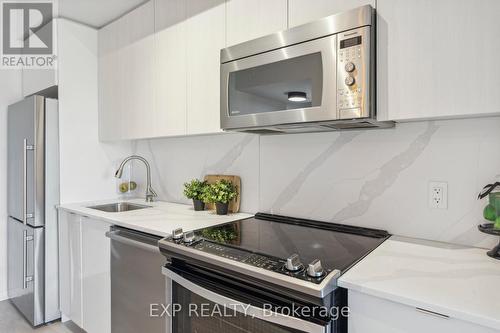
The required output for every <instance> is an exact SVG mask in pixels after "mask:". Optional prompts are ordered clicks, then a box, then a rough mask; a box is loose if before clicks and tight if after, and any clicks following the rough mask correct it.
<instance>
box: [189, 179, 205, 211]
mask: <svg viewBox="0 0 500 333" xmlns="http://www.w3.org/2000/svg"><path fill="white" fill-rule="evenodd" d="M207 187H208V184H207V182H205V181H201V180H199V179H192V180H191V181H190V182H188V183H184V195H185V196H186V197H187V198H188V199H192V200H193V206H194V210H196V211H200V210H205V202H204V197H205V192H206V190H207Z"/></svg>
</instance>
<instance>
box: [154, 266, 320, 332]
mask: <svg viewBox="0 0 500 333" xmlns="http://www.w3.org/2000/svg"><path fill="white" fill-rule="evenodd" d="M162 272H163V274H164V275H166V276H167V278H169V279H171V280H172V281H174V282H176V283H178V284H179V285H181V286H182V287H184V288H186V289H188V290H189V291H191V292H192V293H194V294H197V295H199V296H201V297H203V298H205V299H207V300H209V301H210V302H213V303H216V304H218V305H222V306H225V304H231V305H232V308H231V310H233V308H234V310H235V311H238V312H239V313H242V314H245V315H249V316H252V317H254V318H258V319H261V320H263V321H267V322H271V323H274V324H277V325H281V326H284V327H287V328H293V329H294V330H299V331H302V332H307V333H330V325H327V326H323V325H318V324H315V323H312V322H309V321H306V320H302V319H299V318H295V317H292V316H286V315H283V314H280V313H276V312H272V314H271V315H266V312H267V313H269V311H266V310H264V309H261V308H259V307H256V306H253V305H250V304H245V303H242V302H240V301H237V300H234V299H232V298H229V297H226V296H223V295H220V294H217V293H215V292H213V291H211V290H208V289H205V288H203V287H200V286H199V285H197V284H195V283H193V282H191V281H189V280H188V279H185V278H184V277H182V276H180V275H179V274H177V273H175V272H173V271H171V270H170V269H168V268H166V267H163V268H162Z"/></svg>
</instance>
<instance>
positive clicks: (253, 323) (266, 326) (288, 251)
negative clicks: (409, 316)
mask: <svg viewBox="0 0 500 333" xmlns="http://www.w3.org/2000/svg"><path fill="white" fill-rule="evenodd" d="M388 237H389V234H388V233H387V232H385V231H382V230H374V229H366V228H358V227H352V226H347V225H340V224H333V223H325V222H318V221H311V220H305V219H297V218H290V217H283V216H277V215H269V214H263V213H258V214H257V215H256V216H255V217H253V218H250V219H245V220H241V221H236V222H232V223H227V224H223V225H220V226H216V227H212V228H205V229H201V230H198V231H195V232H186V233H183V232H182V230H175V231H174V232H173V234H172V236H171V237H169V238H165V239H163V240H161V241H160V242H159V246H160V250H161V252H162V253H163V254H164V255H165V256H166V257H167V259H168V263H167V264H166V265H165V266H164V268H163V273H164V274H165V275H166V276H167V278H168V279H167V281H168V288H169V290H167V295H170V298H171V304H172V306H173V307H175V306H177V309H178V312H177V313H174V314H173V315H172V316H171V317H170V318H169V326H170V327H171V331H172V332H207V333H208V332H218V333H219V332H234V331H235V329H236V327H237V328H238V329H242V330H244V331H250V332H257V333H258V332H266V333H267V332H346V330H347V324H346V320H347V317H346V316H345V315H342V314H346V311H347V308H346V306H347V293H346V290H344V289H342V288H339V287H337V279H338V277H339V276H340V275H342V273H343V272H345V271H346V270H347V269H349V268H350V267H351V266H352V265H354V264H355V263H356V262H357V261H358V260H360V259H361V258H363V257H364V256H365V255H367V254H368V253H369V252H371V251H372V250H373V249H375V248H376V247H377V246H378V245H380V244H381V243H382V242H383V241H384V240H386V239H387V238H388ZM203 308H205V309H209V310H210V309H212V310H213V309H216V308H224V309H225V310H224V311H225V312H224V313H215V314H214V313H213V312H210V311H209V310H207V311H209V312H210V315H209V316H202V313H201V312H200V311H193V309H196V310H199V309H203ZM227 310H230V311H229V314H230V315H229V316H227Z"/></svg>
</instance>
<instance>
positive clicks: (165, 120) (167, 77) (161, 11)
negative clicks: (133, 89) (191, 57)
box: [154, 0, 187, 136]
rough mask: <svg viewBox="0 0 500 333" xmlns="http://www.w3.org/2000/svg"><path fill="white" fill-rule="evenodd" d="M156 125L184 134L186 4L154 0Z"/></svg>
mask: <svg viewBox="0 0 500 333" xmlns="http://www.w3.org/2000/svg"><path fill="white" fill-rule="evenodd" d="M154 52H155V64H156V70H155V74H156V82H155V89H156V93H155V106H154V107H155V117H156V120H155V122H154V123H155V125H156V131H157V133H158V134H159V135H161V136H170V135H184V134H186V107H187V106H186V1H185V0H155V51H154Z"/></svg>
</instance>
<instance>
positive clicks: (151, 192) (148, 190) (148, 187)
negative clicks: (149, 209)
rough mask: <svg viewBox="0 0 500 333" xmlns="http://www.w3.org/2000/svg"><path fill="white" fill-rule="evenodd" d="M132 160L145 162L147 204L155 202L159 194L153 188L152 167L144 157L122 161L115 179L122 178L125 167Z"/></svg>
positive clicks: (135, 156) (130, 157) (133, 156)
mask: <svg viewBox="0 0 500 333" xmlns="http://www.w3.org/2000/svg"><path fill="white" fill-rule="evenodd" d="M131 160H139V161H141V162H143V163H144V165H145V166H146V174H147V175H146V177H147V184H146V202H153V201H154V198H155V197H157V196H158V194H156V192H155V190H153V187H152V186H151V167H150V166H149V163H148V161H147V160H146V159H145V158H144V157H142V156H138V155H132V156H129V157H127V158H125V159H124V160H123V161H122V163H121V164H120V166H119V167H118V170H116V172H115V177H116V178H122V174H123V167H124V166H125V164H127V162H129V161H131Z"/></svg>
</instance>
